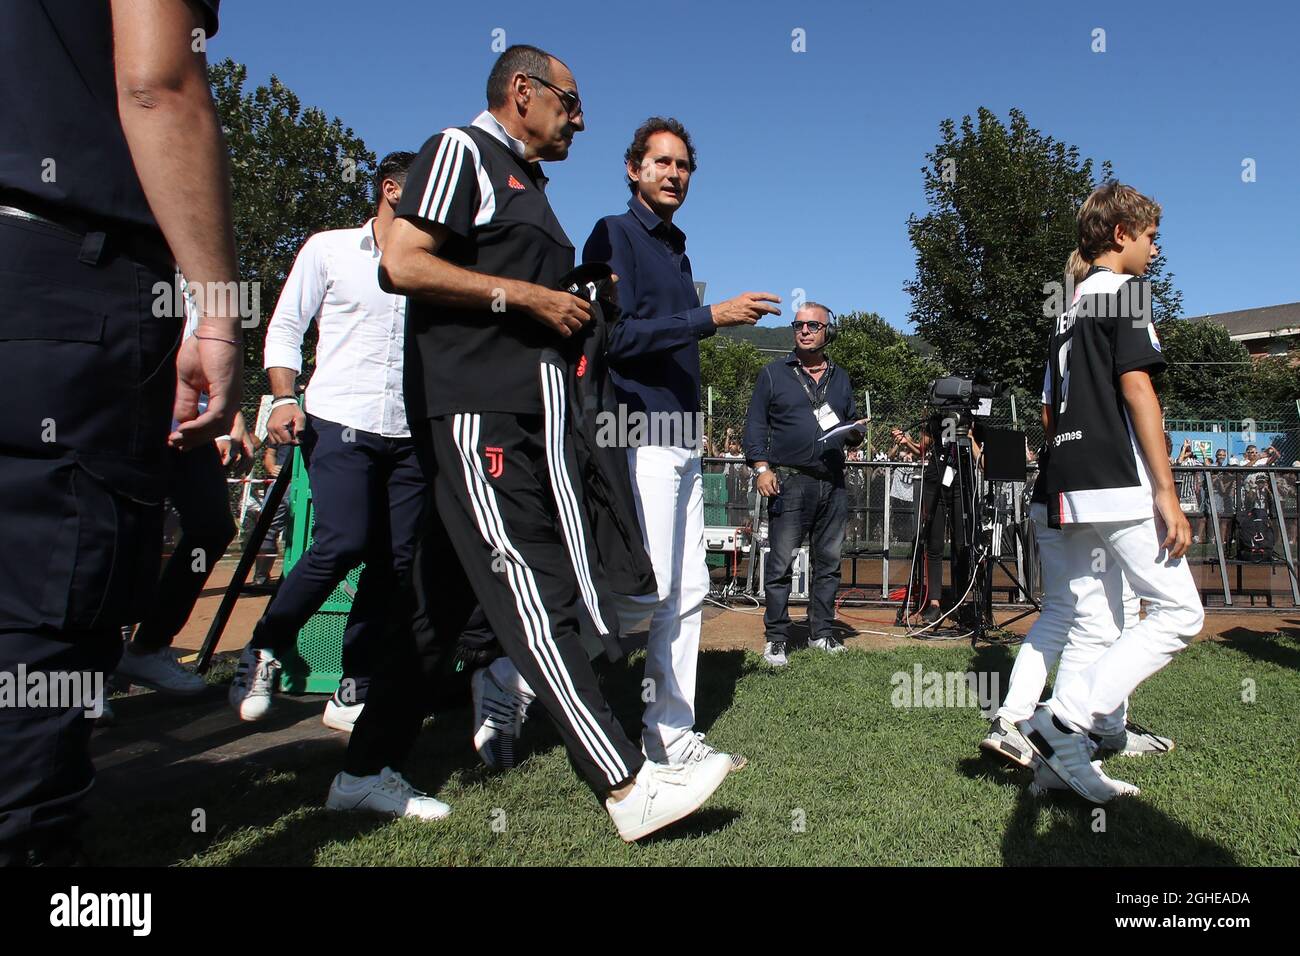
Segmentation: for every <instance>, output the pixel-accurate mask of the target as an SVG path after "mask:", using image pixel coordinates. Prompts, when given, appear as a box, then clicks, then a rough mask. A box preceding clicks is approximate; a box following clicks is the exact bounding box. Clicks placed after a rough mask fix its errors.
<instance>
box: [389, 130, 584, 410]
mask: <svg viewBox="0 0 1300 956" xmlns="http://www.w3.org/2000/svg"><path fill="white" fill-rule="evenodd" d="M523 148H524V147H523V143H521V142H520V141H519V140H517V139H515V138H514V137H512V136H510V134H509V133H507V132H506V130H505V129H504V128H503V127H502V126H501V124H500V123H498V122H497V120H496V118H495V117H494V116H492V114H491V113H488V112H486V111H485V112H483V113H481V114H479V116H478V117H477V118H475V120H474V122H473V124H471V125H470V126H459V127H452V128H450V129H445V130H443V131H442V132H441V133H438V134H436V135H434V136H433V137H431V138H430V139H429V141H428V142H426V143H425V144H424V146H423V147H421V149H420V152H419V155H418V156H417V157H416V158H415V161H414V162H413V163H412V164H411V168H410V170H409V171H408V172H407V174H406V184H405V186H403V188H402V199H401V202H400V203H399V204H398V207H397V215H399V216H402V217H404V218H407V219H411V220H413V221H415V222H416V223H417V224H419V223H420V222H434V223H439V224H441V225H443V226H446V227H447V229H448V230H450V236H449V237H448V239H447V241H446V242H445V243H443V245H442V247H441V248H440V249H439V250H438V255H439V256H440V257H442V258H444V259H446V260H447V261H449V262H452V263H455V264H456V265H458V266H461V267H462V268H465V269H469V270H471V271H473V272H481V273H484V274H486V275H491V276H501V277H503V278H507V279H518V280H522V281H524V282H532V283H535V284H537V285H542V286H545V287H547V288H548V289H553V288H555V287H556V283H558V282H559V281H560V279H561V278H562V277H563V276H564V275H565V273H567V272H568V271H569V270H570V269H572V268H573V261H574V249H573V243H571V242H570V241H569V237H568V236H567V235H566V234H565V232H564V229H563V227H561V225H560V221H559V220H558V219H557V218H556V216H555V212H554V211H553V210H552V209H551V204H550V201H549V200H548V199H547V198H546V192H545V188H546V182H547V180H546V177H545V176H544V175H543V174H542V169H541V165H540V164H539V163H535V162H529V161H527V160H525V159H524V157H523ZM408 301H409V304H408V306H407V313H406V359H405V362H406V369H405V373H406V374H405V381H406V410H407V416H408V417H410V418H414V417H416V416H418V415H424V416H429V417H432V416H436V415H450V414H455V413H459V412H486V411H493V412H513V413H515V414H527V415H540V414H541V413H542V403H541V392H540V389H539V387H538V362H539V360H540V358H541V351H542V349H543V348H545V347H546V346H548V345H550V346H554V345H555V344H556V343H557V342H558V341H559V337H558V335H556V333H554V332H551V331H550V330H549V329H547V328H545V327H544V326H543V325H541V324H540V323H539V322H537V321H536V320H535V319H533V318H532V317H531V316H529V315H527V314H525V313H524V312H522V311H520V310H518V309H517V308H515V307H514V304H513V303H511V302H510V301H509V299H508V298H507V297H506V296H505V294H504V292H503V293H502V295H501V297H500V301H499V302H493V304H492V306H491V308H489V309H460V308H454V307H450V306H444V305H433V304H431V303H428V302H423V301H420V300H418V299H416V298H414V297H411V298H410V299H409V300H408Z"/></svg>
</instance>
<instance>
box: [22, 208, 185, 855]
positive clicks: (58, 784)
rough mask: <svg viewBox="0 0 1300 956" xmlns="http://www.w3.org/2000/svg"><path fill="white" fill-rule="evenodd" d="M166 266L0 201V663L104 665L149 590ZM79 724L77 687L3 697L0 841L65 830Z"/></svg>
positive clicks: (68, 834)
mask: <svg viewBox="0 0 1300 956" xmlns="http://www.w3.org/2000/svg"><path fill="white" fill-rule="evenodd" d="M171 283H172V271H171V267H170V265H169V264H167V263H165V262H153V263H149V264H146V263H144V262H140V261H136V260H135V259H133V258H131V257H130V256H129V255H127V254H126V253H124V252H122V251H121V250H120V248H119V246H118V245H117V242H116V237H115V236H114V235H112V234H111V233H110V234H109V235H107V236H105V235H104V234H102V233H98V234H94V235H92V236H90V237H82V236H79V235H76V234H73V233H71V232H68V231H66V230H64V229H61V228H59V227H56V226H50V225H45V224H42V223H36V222H29V221H26V220H19V219H14V218H11V217H8V216H0V302H3V303H4V306H3V308H0V410H2V411H0V527H3V528H4V532H5V547H3V548H0V680H6V679H7V680H9V681H14V680H15V679H16V676H17V674H18V672H19V671H20V669H24V668H25V669H26V670H27V672H28V674H29V675H30V674H32V673H35V672H42V673H67V674H73V673H82V672H90V673H91V674H99V675H101V676H103V675H105V674H106V673H108V672H111V671H112V669H113V668H114V667H116V664H117V658H118V655H119V654H120V653H121V630H120V629H121V626H122V625H123V624H126V623H130V622H134V621H137V620H139V619H140V616H141V615H142V614H143V611H144V606H145V604H146V602H147V600H148V599H149V597H150V596H152V594H153V593H154V589H155V587H156V586H157V582H158V565H159V562H160V559H161V554H162V499H163V493H164V486H165V474H166V469H165V466H164V454H165V451H166V439H167V434H168V431H169V430H170V426H171V412H172V401H173V398H174V396H175V389H176V367H175V361H176V357H175V353H176V348H177V346H178V345H179V343H180V336H181V330H182V325H183V319H182V317H180V316H174V317H173V316H166V315H164V316H156V315H154V313H153V306H154V302H155V300H156V299H158V293H157V292H156V291H155V286H156V285H159V284H161V288H163V289H168V290H169V289H171V287H172V286H171ZM90 727H91V722H90V720H89V719H87V717H86V707H85V706H84V703H83V702H81V701H73V700H69V699H56V700H54V701H51V700H49V699H47V700H46V701H44V702H39V703H37V702H36V701H35V698H28V699H27V700H26V701H25V702H24V704H23V705H21V706H6V707H0V858H6V859H8V861H10V862H13V861H15V860H18V861H21V860H22V859H24V858H25V854H26V852H27V850H25V849H24V847H27V848H28V849H31V845H32V843H33V842H36V843H40V844H42V845H43V846H44V847H45V848H46V851H48V848H49V847H50V846H54V845H58V844H60V843H66V842H68V841H70V840H71V839H72V831H73V830H74V828H75V824H76V822H77V816H78V811H77V805H78V803H79V801H80V798H81V796H82V795H83V794H84V793H85V791H86V790H87V789H88V788H89V786H90V783H91V779H92V770H91V765H90V758H89V754H88V751H87V741H88V740H89V737H90ZM36 852H37V853H38V854H40V853H42V852H43V851H41V849H40V848H39V847H37V848H36ZM46 858H53V857H50V856H49V855H48V853H46Z"/></svg>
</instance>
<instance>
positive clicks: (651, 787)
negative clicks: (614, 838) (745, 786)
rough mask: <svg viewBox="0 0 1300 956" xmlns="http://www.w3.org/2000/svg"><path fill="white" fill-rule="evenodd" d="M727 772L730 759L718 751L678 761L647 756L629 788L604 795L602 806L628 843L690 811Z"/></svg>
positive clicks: (674, 821) (705, 798)
mask: <svg viewBox="0 0 1300 956" xmlns="http://www.w3.org/2000/svg"><path fill="white" fill-rule="evenodd" d="M730 772H731V760H730V759H729V758H728V757H727V755H726V754H722V753H714V754H713V755H711V756H708V757H704V758H703V759H701V760H699V761H698V762H696V761H692V762H690V763H681V764H662V763H652V762H651V761H649V760H647V761H646V762H645V763H643V764H642V765H641V769H640V770H639V771H637V775H636V782H635V783H634V784H633V786H632V792H631V793H629V794H628V795H627V796H626V797H624V798H623V799H622V800H615V799H614V798H613V797H609V798H607V799H606V800H605V809H606V810H607V811H609V816H610V819H611V820H613V821H614V826H616V827H617V828H618V835H619V836H621V837H622V838H623V839H624V840H625V841H626V842H628V843H631V842H633V841H634V840H640V839H641V838H642V837H646V836H649V835H650V834H651V833H654V832H655V831H656V830H661V829H663V828H664V827H666V826H668V825H669V824H671V823H676V822H677V821H678V820H680V819H682V818H683V817H686V816H689V815H690V814H692V813H694V812H695V811H696V810H698V809H699V808H700V807H701V806H702V805H703V803H704V801H705V800H708V799H709V797H711V796H712V795H713V791H714V790H717V789H718V787H719V786H720V785H721V784H722V781H723V780H725V779H727V774H728V773H730Z"/></svg>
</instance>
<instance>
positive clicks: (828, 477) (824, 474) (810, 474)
mask: <svg viewBox="0 0 1300 956" xmlns="http://www.w3.org/2000/svg"><path fill="white" fill-rule="evenodd" d="M776 467H777V468H779V469H782V470H783V471H793V472H795V473H796V474H800V475H803V476H805V477H807V478H816V479H817V480H818V481H834V480H835V477H836V476H835V475H833V474H831V473H830V472H828V471H817V470H815V469H812V468H804V467H803V466H801V465H777V466H776Z"/></svg>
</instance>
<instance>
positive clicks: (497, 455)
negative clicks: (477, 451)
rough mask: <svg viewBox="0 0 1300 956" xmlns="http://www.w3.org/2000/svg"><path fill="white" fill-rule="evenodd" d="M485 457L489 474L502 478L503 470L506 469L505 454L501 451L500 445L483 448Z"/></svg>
mask: <svg viewBox="0 0 1300 956" xmlns="http://www.w3.org/2000/svg"><path fill="white" fill-rule="evenodd" d="M483 457H484V458H486V459H487V464H488V474H489V475H491V476H492V477H493V478H500V477H501V472H502V471H503V470H504V469H505V456H504V455H503V454H502V453H501V449H500V447H498V446H496V445H487V446H485V447H484V448H483Z"/></svg>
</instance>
